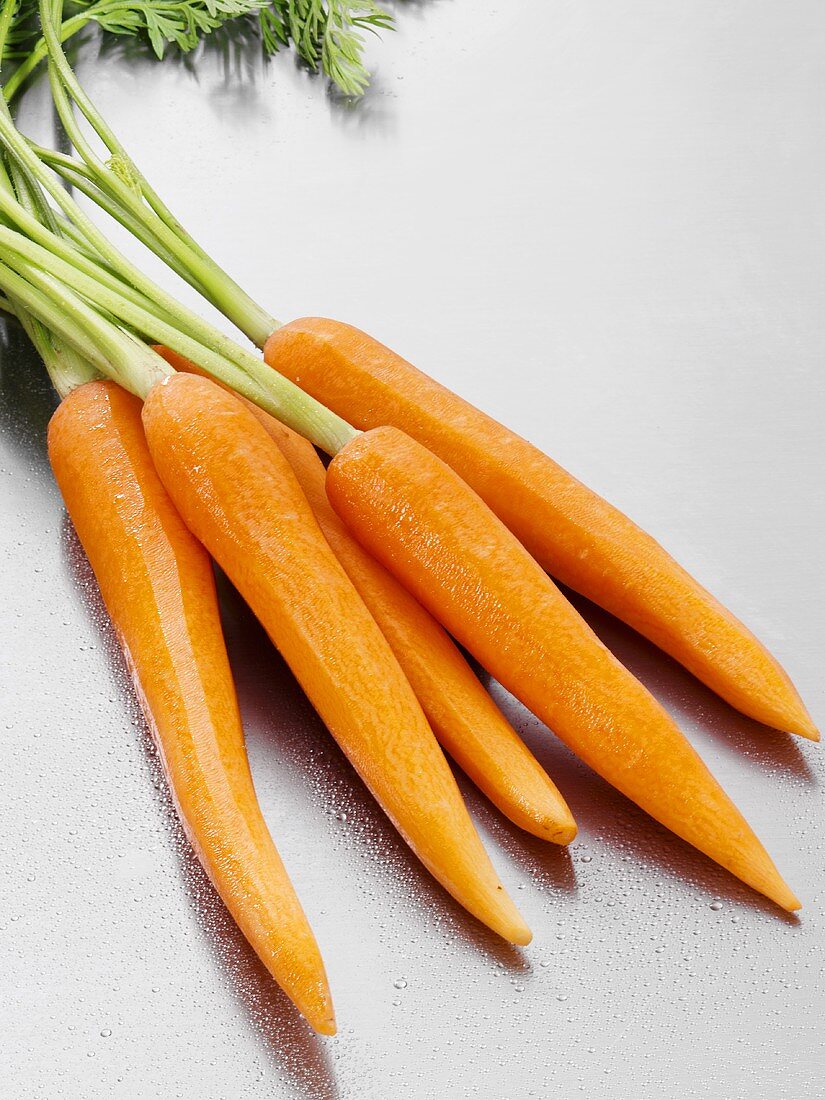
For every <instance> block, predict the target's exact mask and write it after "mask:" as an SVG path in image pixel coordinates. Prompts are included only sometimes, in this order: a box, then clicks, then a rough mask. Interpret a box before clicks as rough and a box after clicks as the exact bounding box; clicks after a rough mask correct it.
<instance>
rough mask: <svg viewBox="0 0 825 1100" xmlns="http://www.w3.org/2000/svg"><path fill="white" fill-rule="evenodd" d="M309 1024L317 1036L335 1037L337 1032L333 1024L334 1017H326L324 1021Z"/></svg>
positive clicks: (336, 1026)
mask: <svg viewBox="0 0 825 1100" xmlns="http://www.w3.org/2000/svg"><path fill="white" fill-rule="evenodd" d="M309 1023H310V1025H311V1027H312V1028H313V1029H314V1030H315V1031H317V1032H318V1034H319V1035H336V1034H337V1032H338V1025H337V1024H336V1023H335V1017H334V1016H328V1017H327V1018H326V1019H320V1020H310V1021H309Z"/></svg>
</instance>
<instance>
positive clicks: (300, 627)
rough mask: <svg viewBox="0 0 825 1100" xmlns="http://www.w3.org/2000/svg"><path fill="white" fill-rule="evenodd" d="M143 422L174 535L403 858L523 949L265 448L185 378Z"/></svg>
mask: <svg viewBox="0 0 825 1100" xmlns="http://www.w3.org/2000/svg"><path fill="white" fill-rule="evenodd" d="M143 421H144V425H145V429H146V435H147V439H148V443H149V448H150V451H151V453H152V457H153V459H154V461H155V465H156V467H157V469H158V472H159V474H160V476H161V478H162V480H163V482H164V484H165V485H166V486H167V489H168V490H169V492H170V495H171V496H172V498H173V500H174V502H175V504H176V505H177V507H178V509H179V511H180V513H181V515H182V516H183V519H184V520H185V522H186V524H187V526H188V527H189V528H190V530H192V531H193V532H194V533H195V535H196V536H197V537H198V538H199V539H200V540H201V542H203V544H204V545H205V546H206V547H207V549H208V550H209V551H210V552H211V553H212V555H213V556H214V557H215V559H216V560H217V561H218V562H219V563H220V565H221V566H222V568H223V569H224V570H225V571H226V573H227V574H228V575H229V577H230V579H231V580H232V581H233V583H234V584H235V586H236V587H237V588H238V590H239V591H240V592H241V594H242V595H243V597H244V599H245V600H246V601H247V603H248V604H249V605H250V607H251V608H252V610H253V611H254V612H255V613H256V615H257V616H258V618H259V619H260V620H261V622H262V624H263V626H264V627H265V629H266V630H267V632H268V634H269V635H270V637H271V638H272V640H273V642H274V643H275V645H276V646H277V648H278V649H279V650H280V652H281V653H282V655H283V656H284V658H285V660H286V661H287V663H288V664H289V665H290V667H291V669H292V671H293V672H294V673H295V675H296V677H297V679H298V681H299V682H300V683H301V685H302V687H303V688H304V690H305V691H306V693H307V695H308V696H309V698H310V700H311V702H312V703H313V705H314V706H315V708H316V710H317V711H318V713H319V714H320V715H321V717H322V718H323V720H324V722H325V723H326V725H327V727H328V728H329V729H330V731H331V732H332V734H333V735H334V736H335V738H336V739H337V740H338V742H339V744H340V745H341V747H342V748H343V750H344V751H345V753H346V754H347V756H348V757H349V759H350V761H351V762H352V763H353V765H354V766H355V768H356V769H357V771H358V772H359V774H360V775H361V777H362V778H363V780H364V781H365V783H366V784H367V786H368V787H369V788H370V790H371V791H372V793H373V794H374V795H375V797H376V799H377V800H378V802H379V803H380V805H381V806H382V807H383V808H384V810H385V812H386V813H387V814H388V816H389V817H390V819H391V820H392V821H393V823H394V824H395V825H396V827H397V828H398V830H399V832H400V833H401V834H402V836H404V838H405V839H406V840H407V842H408V843H409V844H410V846H411V848H412V849H413V851H414V852H415V853H416V854H417V855H418V857H419V858H420V859H421V860H422V862H423V863H424V864H425V866H426V867H427V868H428V869H429V870H430V871H431V873H432V874H433V875H434V876H435V877H436V878H437V879H438V880H439V881H440V882H441V883H442V884H443V885H444V886H445V887H446V889H447V890H449V891H450V893H451V894H452V895H453V896H454V897H455V898H456V899H457V900H458V901H459V902H460V903H461V904H462V905H464V906H465V907H466V908H467V909H468V910H469V911H470V912H471V913H473V914H475V915H476V916H477V917H478V918H479V919H480V920H482V921H484V922H485V923H486V924H488V925H489V926H490V927H491V928H493V929H494V930H495V931H497V932H498V933H499V934H500V935H502V936H504V937H505V938H506V939H509V940H512V941H513V942H517V943H526V942H528V941H529V939H530V932H529V930H528V929H527V927H526V925H525V924H524V922H523V920H522V919H521V917H520V915H519V913H518V911H517V910H516V908H515V906H514V905H513V903H512V901H511V900H510V898H509V897H508V896H507V895H506V893H505V892H504V889H503V887H502V886H501V884H500V882H499V880H498V878H497V876H496V874H495V871H494V870H493V867H492V865H491V863H490V861H489V859H488V857H487V854H486V852H485V850H484V848H483V846H482V844H481V841H480V839H479V837H478V834H477V833H476V831H475V829H474V827H473V825H472V822H471V820H470V817H469V815H468V813H467V810H466V808H465V806H464V803H463V801H462V799H461V795H460V793H459V791H458V788H457V786H456V783H455V779H454V778H453V775H452V772H451V771H450V768H449V766H448V764H447V762H446V760H445V759H444V756H443V754H442V752H441V750H440V748H439V747H438V744H437V742H436V740H435V738H434V736H433V733H432V731H431V729H430V727H429V726H428V725H427V722H426V719H425V718H424V715H423V713H422V711H421V708H420V706H419V704H418V702H417V700H416V698H415V696H414V694H413V692H412V689H411V687H410V685H409V683H408V682H407V680H406V678H405V677H404V674H403V673H402V671H401V668H400V667H399V665H398V662H397V661H396V659H395V657H394V656H393V654H392V651H391V650H390V648H389V646H388V644H387V642H386V640H385V638H384V637H383V635H382V634H381V632H380V630H379V629H378V627H377V625H376V623H375V621H374V619H373V618H372V617H371V616H370V614H369V612H368V611H367V609H366V607H365V606H364V604H363V602H362V600H361V598H360V597H359V596H358V593H357V592H356V590H355V588H354V587H353V585H352V583H351V582H350V580H349V578H348V577H347V575H346V574H345V573H344V571H343V569H342V567H341V565H340V564H339V562H338V560H337V559H336V558H335V556H334V554H333V553H332V550H331V549H330V547H329V544H328V543H327V541H326V539H325V538H324V536H323V534H322V532H321V530H320V528H319V527H318V524H317V522H316V520H315V517H314V516H313V513H312V510H311V508H310V506H309V503H308V502H307V499H306V497H305V496H304V494H303V492H302V491H301V488H300V486H299V484H298V482H297V480H296V479H295V475H294V474H293V472H292V470H291V468H290V466H289V464H288V463H287V461H286V459H285V458H284V457H283V455H282V454H281V452H280V451H279V449H278V448H277V446H276V445H275V444H274V443H273V441H272V440H271V439H270V437H269V436H268V435H267V433H266V432H265V431H264V429H263V428H262V427H261V425H260V424H259V423H258V421H257V420H256V418H255V417H254V416H253V415H252V413H251V412H249V410H248V409H246V408H244V406H243V405H242V404H241V403H240V402H239V401H238V400H237V399H236V398H235V397H233V396H232V395H230V394H228V393H226V392H224V391H223V390H221V389H220V388H219V387H218V386H216V385H215V384H214V383H212V382H209V381H207V380H206V379H204V378H198V377H196V376H194V375H186V374H179V375H176V376H174V377H172V378H170V379H168V380H167V381H165V382H164V383H163V384H161V385H159V386H156V387H155V388H154V390H153V391H152V392H151V393H150V394H149V396H148V398H147V400H146V403H145V405H144V410H143Z"/></svg>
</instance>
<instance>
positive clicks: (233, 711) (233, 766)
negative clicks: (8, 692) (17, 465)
mask: <svg viewBox="0 0 825 1100" xmlns="http://www.w3.org/2000/svg"><path fill="white" fill-rule="evenodd" d="M140 416H141V413H140V402H139V401H138V400H137V399H136V398H134V397H132V396H131V395H130V394H128V393H126V392H125V390H122V389H120V387H118V386H116V385H114V384H113V383H111V382H89V383H87V384H86V385H83V386H81V387H80V388H78V389H76V390H74V391H73V392H72V393H71V394H70V395H69V396H68V397H67V398H66V399H65V400H64V401H63V402H62V404H61V405H60V406H59V407H58V409H57V412H56V413H55V414H54V416H53V417H52V420H51V423H50V425H49V457H50V459H51V463H52V468H53V469H54V473H55V477H56V478H57V482H58V485H59V486H60V489H61V492H62V494H63V499H64V500H65V502H66V507H67V509H68V511H69V515H70V516H71V519H72V522H73V523H74V526H75V529H76V530H77V534H78V537H79V538H80V541H81V543H82V544H83V548H84V549H85V551H86V554H87V555H88V558H89V561H90V562H91V565H92V568H93V569H94V572H95V576H96V577H97V581H98V584H99V585H100V591H101V594H102V596H103V600H104V602H105V604H106V607H107V609H108V611H109V614H110V616H111V618H112V622H113V624H114V627H115V630H116V632H117V636H118V639H119V641H120V644H121V646H122V648H123V652H124V654H125V657H126V661H127V664H128V667H129V670H130V672H131V674H132V676H133V679H134V681H135V686H136V689H137V693H138V697H139V699H140V701H141V705H142V707H143V710H144V713H145V715H146V719H147V721H148V723H149V726H150V728H151V730H152V733H153V736H154V738H155V740H156V742H157V745H158V749H159V751H160V755H161V759H162V761H163V766H164V770H165V772H166V775H167V778H168V781H169V785H170V787H171V790H172V793H173V795H174V798H175V801H176V804H177V807H178V812H179V814H180V818H181V821H182V822H183V825H184V828H185V829H186V832H187V835H188V837H189V840H190V841H191V843H192V846H193V848H194V849H195V851H196V852H197V854H198V857H199V859H200V861H201V863H202V864H203V867H204V869H205V870H206V873H207V874H208V875H209V877H210V878H211V880H212V882H213V883H214V885H215V888H216V890H217V891H218V893H219V894H220V896H221V898H222V900H223V902H224V904H225V905H226V907H227V909H228V910H229V911H230V913H231V914H232V916H233V917H234V919H235V920H236V921H237V923H238V925H239V927H240V928H241V930H242V931H243V933H244V935H245V936H246V938H247V939H248V940H249V942H250V943H251V944H252V946H253V947H254V949H255V951H256V952H257V953H258V955H259V957H260V958H261V961H262V962H263V963H264V965H265V966H266V967H267V969H268V970H269V971H270V973H271V974H272V976H273V977H274V978H275V980H276V981H277V982H278V983H279V985H280V986H281V987H282V988H283V990H284V991H285V992H286V993H287V995H288V996H289V997H291V998H292V1000H293V1001H294V1002H295V1004H296V1005H297V1007H298V1008H299V1009H300V1010H301V1012H303V1014H304V1015H305V1016H306V1018H307V1020H308V1021H309V1022H310V1023H311V1024H312V1026H313V1027H314V1028H315V1029H316V1030H317V1031H320V1032H322V1033H323V1034H325V1035H332V1034H334V1033H335V1017H334V1014H333V1009H332V1000H331V997H330V993H329V988H328V985H327V979H326V975H325V973H324V965H323V962H322V961H321V956H320V953H319V951H318V945H317V943H316V942H315V938H314V936H313V934H312V930H311V929H310V927H309V924H308V922H307V919H306V916H305V915H304V912H303V910H302V908H301V905H300V902H299V901H298V898H297V896H296V894H295V891H294V889H293V887H292V883H291V882H290V880H289V878H288V876H287V872H286V870H285V868H284V865H283V863H282V862H281V858H280V856H279V855H278V853H277V851H276V850H275V846H274V845H273V843H272V839H271V837H270V835H269V832H268V830H267V827H266V823H265V821H264V819H263V816H262V815H261V811H260V808H259V806H258V801H257V798H256V796H255V789H254V787H253V784H252V776H251V774H250V771H249V765H248V762H247V757H246V749H245V745H244V737H243V730H242V727H241V720H240V715H239V713H238V705H237V700H236V698H235V689H234V685H233V683H232V675H231V672H230V669H229V662H228V659H227V655H226V649H225V646H224V641H223V634H222V632H221V624H220V618H219V613H218V603H217V597H216V594H215V582H214V577H213V573H212V565H211V562H210V560H209V558H208V556H207V554H206V553H205V551H204V550H203V548H202V547H201V546H200V545H199V544H198V543H197V542H196V541H195V539H194V538H193V537H192V535H191V534H190V533H189V531H188V530H187V529H186V527H185V526H184V524H183V522H182V520H181V518H180V516H179V515H178V513H177V512H176V511H175V508H174V506H173V504H172V502H171V501H170V499H169V497H168V496H167V494H166V491H165V490H164V488H163V486H162V485H161V483H160V480H159V478H158V476H157V473H156V472H155V469H154V467H153V465H152V460H151V457H150V455H149V451H148V448H147V446H146V440H145V438H144V435H143V428H142V425H141V419H140Z"/></svg>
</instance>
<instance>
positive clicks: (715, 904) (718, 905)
mask: <svg viewBox="0 0 825 1100" xmlns="http://www.w3.org/2000/svg"><path fill="white" fill-rule="evenodd" d="M710 907H711V909H712V910H713V911H714V913H718V912H719V910H720V909H724V905H723V904H722V902H721V901H720V900H719V898H716V899H715V900H714V901H712V902H711V903H710Z"/></svg>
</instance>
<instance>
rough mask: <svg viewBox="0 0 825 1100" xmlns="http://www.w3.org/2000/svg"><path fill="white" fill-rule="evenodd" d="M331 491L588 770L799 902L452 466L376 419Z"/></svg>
mask: <svg viewBox="0 0 825 1100" xmlns="http://www.w3.org/2000/svg"><path fill="white" fill-rule="evenodd" d="M327 492H328V494H329V498H330V501H331V502H332V505H333V507H334V508H335V509H336V511H337V512H338V513H339V515H341V516H342V518H343V519H344V520H345V521H346V523H347V524H348V526H349V527H350V529H351V530H352V531H353V532H354V533H355V535H356V536H357V537H358V539H359V540H360V541H361V543H362V544H363V545H364V546H365V547H366V548H367V549H368V550H369V551H370V552H371V553H373V554H374V555H375V556H376V557H377V558H379V560H381V561H383V562H384V564H385V565H386V566H387V568H389V569H392V570H393V572H394V573H395V575H396V576H397V577H399V578H400V579H401V580H402V581H403V583H404V584H405V585H406V586H407V588H409V590H410V591H411V592H412V593H413V594H414V595H416V596H417V597H418V599H420V600H421V602H422V603H423V604H424V605H425V606H427V607H429V609H430V610H431V611H432V613H433V614H434V615H435V616H436V617H438V618H439V619H440V621H441V622H442V623H443V624H444V626H445V627H446V628H447V629H448V630H449V631H450V632H451V633H452V634H453V635H454V636H455V637H456V638H457V639H458V641H460V642H461V643H462V645H464V646H465V647H466V648H467V649H468V650H470V652H471V653H473V654H474V655H475V657H476V658H477V659H478V660H479V661H480V662H481V664H482V665H483V666H484V667H485V668H487V669H488V670H489V671H490V672H491V673H492V674H493V675H494V676H495V677H496V678H497V679H498V680H499V681H500V682H501V683H502V684H503V685H504V686H505V687H506V688H508V689H509V690H510V691H512V692H513V694H514V695H516V696H517V697H518V698H519V699H521V701H522V702H523V703H524V704H525V705H526V706H527V707H529V708H530V709H531V710H532V711H533V712H534V713H535V714H536V715H538V717H539V718H541V719H542V721H544V722H545V723H546V724H547V725H548V726H549V727H550V728H551V729H552V730H553V731H554V732H555V733H556V734H558V736H559V737H560V738H561V739H562V740H563V741H564V742H565V743H566V744H567V745H568V746H569V747H570V748H571V749H572V750H573V751H574V752H576V753H577V754H578V755H579V756H580V757H581V758H582V759H583V760H584V761H585V762H586V763H587V764H589V765H590V767H592V768H593V769H594V770H595V771H597V772H599V774H600V775H602V776H603V777H604V778H605V779H606V780H608V782H610V783H612V784H613V785H614V786H615V787H617V788H618V789H619V790H620V791H622V792H623V793H624V794H625V795H627V796H628V797H629V798H631V799H633V801H634V802H636V803H638V805H639V806H641V807H642V808H643V809H645V810H647V812H648V813H650V814H651V815H652V816H653V817H655V818H656V819H657V820H658V821H660V822H661V823H662V824H663V825H666V826H667V827H668V828H669V829H672V830H673V831H674V832H675V833H677V834H678V835H679V836H681V837H682V838H683V839H685V840H687V841H688V842H689V843H691V844H693V845H695V846H696V847H697V848H698V849H700V851H702V852H705V854H706V855H708V856H710V857H711V858H712V859H714V860H716V861H717V862H718V863H720V864H721V865H722V866H723V867H726V868H727V869H728V870H729V871H731V872H733V874H735V875H737V876H738V877H739V878H740V879H742V880H743V881H744V882H746V883H748V885H750V886H752V887H753V888H754V889H756V890H759V891H760V892H761V893H763V894H765V895H766V896H767V897H769V898H771V899H772V900H773V901H775V902H776V903H777V904H778V905H780V906H782V907H783V908H786V909H796V908H798V907H799V902H798V900H797V899H796V897H795V896H794V895H793V893H792V892H791V891H790V889H789V888H788V887H787V886H786V884H785V883H784V882H783V880H782V879H781V877H780V876H779V873H778V872H777V870H776V868H775V867H774V865H773V863H772V861H771V859H770V857H769V856H768V854H767V852H766V851H765V849H764V848H763V847H762V845H761V844H760V843H759V841H758V840H757V838H756V837H755V836H754V834H753V832H752V831H751V829H750V827H749V826H748V825H747V823H746V822H745V820H744V818H743V817H742V815H741V814H740V813H739V811H738V810H737V809H736V807H735V806H734V805H733V803H732V802H731V801H730V799H729V798H728V797H727V795H726V794H725V793H724V791H723V790H722V788H721V787H720V786H719V784H718V783H717V782H716V780H715V779H714V778H713V776H712V775H711V774H710V772H709V771H708V769H707V768H706V767H705V765H704V764H703V763H702V761H701V760H700V758H699V756H698V755H697V753H696V752H695V751H694V749H693V748H692V747H691V745H690V744H689V743H688V741H687V740H686V739H685V738H684V736H683V735H682V734H681V732H680V731H679V730H678V728H677V727H676V725H675V724H674V723H673V722H672V720H671V719H670V717H669V716H668V715H667V714H666V712H665V711H664V709H663V708H662V707H661V706H660V705H659V704H658V703H657V702H656V700H655V699H654V698H653V697H652V696H651V695H650V693H649V692H648V691H647V690H646V689H645V688H644V687H643V686H642V684H640V683H639V682H638V680H636V679H635V677H633V676H632V675H631V674H630V673H629V672H628V671H627V669H625V668H624V667H623V666H622V665H621V664H619V662H618V661H617V660H616V659H615V658H614V657H613V655H612V654H611V653H610V652H609V651H608V650H607V648H606V647H605V646H604V645H602V643H601V642H600V641H599V639H598V638H597V637H596V636H595V634H593V632H592V631H591V630H590V628H589V627H588V626H587V624H586V623H585V622H584V620H583V619H582V618H581V617H580V616H579V614H578V613H577V612H576V611H575V609H574V608H573V607H572V606H571V605H570V603H569V602H568V601H567V600H566V599H565V598H564V596H563V595H562V594H561V593H560V592H559V590H558V589H557V588H556V586H555V585H554V584H553V582H552V581H551V580H550V578H549V577H548V576H547V574H546V573H545V572H544V571H543V570H542V568H541V566H540V565H538V563H537V562H536V561H534V559H533V558H532V557H531V556H530V555H529V554H528V552H527V551H526V550H525V549H524V547H523V546H522V545H521V543H519V542H518V541H517V540H516V538H515V537H514V536H513V535H512V534H511V532H510V531H509V530H508V529H507V528H506V527H505V526H504V524H503V523H501V522H500V520H498V519H497V518H496V517H495V516H494V515H493V513H492V512H491V511H490V509H489V508H488V507H487V506H486V505H485V503H484V502H483V501H482V500H481V498H480V497H479V496H477V495H476V494H475V493H474V492H473V491H472V490H471V489H470V488H469V487H468V486H467V485H466V484H465V483H464V482H462V481H461V479H460V478H459V477H458V475H457V474H455V472H454V471H453V470H452V469H450V468H449V467H448V466H447V465H446V464H445V463H443V462H442V461H441V460H440V459H438V458H436V457H435V455H433V454H431V453H430V452H429V451H427V450H426V449H425V448H424V447H422V446H421V445H420V444H418V443H416V442H415V441H414V440H412V439H411V438H410V437H409V436H406V435H404V434H403V433H402V432H399V431H398V430H397V429H395V428H390V427H386V428H376V429H374V430H372V431H369V432H366V433H364V434H363V435H360V436H357V437H356V438H355V439H354V440H352V442H350V443H348V444H347V445H346V446H345V447H344V448H342V450H341V451H339V453H338V454H337V455H336V457H335V458H334V459H333V461H332V463H331V464H330V467H329V470H328V472H327Z"/></svg>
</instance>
